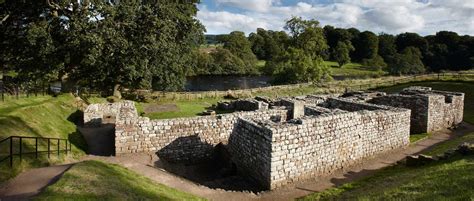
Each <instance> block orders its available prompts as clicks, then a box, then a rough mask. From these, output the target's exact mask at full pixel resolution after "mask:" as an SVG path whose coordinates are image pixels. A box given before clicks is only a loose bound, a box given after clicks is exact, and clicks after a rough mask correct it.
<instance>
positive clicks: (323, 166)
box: [264, 109, 410, 189]
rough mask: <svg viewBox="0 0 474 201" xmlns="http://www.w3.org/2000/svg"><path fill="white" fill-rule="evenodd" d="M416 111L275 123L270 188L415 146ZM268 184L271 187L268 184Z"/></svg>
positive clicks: (401, 110)
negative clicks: (412, 137)
mask: <svg viewBox="0 0 474 201" xmlns="http://www.w3.org/2000/svg"><path fill="white" fill-rule="evenodd" d="M409 119H410V111H409V110H406V109H393V110H376V111H367V110H364V111H358V112H351V113H339V114H321V115H319V116H312V117H304V118H302V119H301V121H299V122H298V123H282V124H275V125H274V126H271V127H270V128H269V129H270V130H271V131H272V134H271V136H272V152H271V168H270V176H271V178H270V185H269V189H274V188H277V187H280V186H283V185H285V184H287V183H292V182H294V181H298V180H304V179H308V178H314V177H315V176H318V175H325V174H328V173H331V172H333V171H334V170H336V169H341V168H344V167H347V166H350V165H353V164H355V163H357V162H358V161H360V160H361V159H363V158H367V157H370V156H373V155H376V154H380V153H383V152H387V151H390V150H393V149H396V148H401V147H404V146H407V145H408V144H409V141H410V140H409V134H410V133H409V128H410V121H409ZM264 184H265V183H264Z"/></svg>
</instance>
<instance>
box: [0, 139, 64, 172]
mask: <svg viewBox="0 0 474 201" xmlns="http://www.w3.org/2000/svg"><path fill="white" fill-rule="evenodd" d="M14 139H19V153H13V144H14V143H13V140H14ZM23 139H35V151H34V152H23V146H22V145H23ZM8 140H9V141H10V143H9V153H8V156H7V157H4V158H0V163H1V162H3V161H5V160H7V159H10V167H13V156H19V157H20V159H21V158H22V156H23V155H26V154H35V155H36V158H38V155H39V154H40V153H48V158H50V157H51V152H57V153H58V157H59V154H60V153H61V152H66V154H69V152H71V142H70V141H69V140H68V139H63V138H52V137H31V136H10V137H7V138H5V139H2V140H0V147H1V145H2V143H3V142H6V141H8ZM38 140H47V141H48V150H47V151H39V150H38ZM51 141H57V149H55V150H51ZM61 141H64V142H63V143H64V145H65V149H61V146H60V145H61Z"/></svg>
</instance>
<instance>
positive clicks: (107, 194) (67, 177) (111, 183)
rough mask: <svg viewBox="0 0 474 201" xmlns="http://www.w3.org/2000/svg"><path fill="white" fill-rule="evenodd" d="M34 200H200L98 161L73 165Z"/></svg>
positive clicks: (116, 166)
mask: <svg viewBox="0 0 474 201" xmlns="http://www.w3.org/2000/svg"><path fill="white" fill-rule="evenodd" d="M35 200H204V199H202V198H199V197H196V196H193V195H190V194H188V193H184V192H181V191H178V190H176V189H173V188H170V187H167V186H164V185H162V184H158V183H156V182H154V181H152V180H150V179H148V178H146V177H143V176H141V175H138V174H136V173H134V172H132V171H130V170H128V169H126V168H123V167H121V166H118V165H114V164H106V163H103V162H99V161H84V162H81V163H78V164H76V165H74V166H73V167H72V168H71V169H70V170H68V171H67V172H66V173H65V174H64V175H63V176H62V177H61V179H59V181H58V182H57V183H55V184H53V185H51V186H49V187H47V188H46V189H45V190H44V192H42V193H41V194H40V195H38V196H37V197H36V198H35Z"/></svg>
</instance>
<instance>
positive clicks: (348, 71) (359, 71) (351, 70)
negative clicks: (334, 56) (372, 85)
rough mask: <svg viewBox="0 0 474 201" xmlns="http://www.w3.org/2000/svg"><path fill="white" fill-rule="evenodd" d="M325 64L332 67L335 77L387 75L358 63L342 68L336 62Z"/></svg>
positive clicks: (326, 62)
mask: <svg viewBox="0 0 474 201" xmlns="http://www.w3.org/2000/svg"><path fill="white" fill-rule="evenodd" d="M324 63H325V64H326V65H327V66H329V67H331V72H332V75H333V76H349V77H380V76H382V75H386V74H387V73H386V72H384V71H375V70H372V69H369V68H367V67H365V66H362V65H361V64H358V63H348V64H345V65H344V66H342V68H341V67H339V64H338V63H337V62H334V61H325V62H324Z"/></svg>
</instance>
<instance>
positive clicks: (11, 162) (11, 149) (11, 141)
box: [10, 136, 13, 167]
mask: <svg viewBox="0 0 474 201" xmlns="http://www.w3.org/2000/svg"><path fill="white" fill-rule="evenodd" d="M10 167H13V137H11V136H10Z"/></svg>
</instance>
